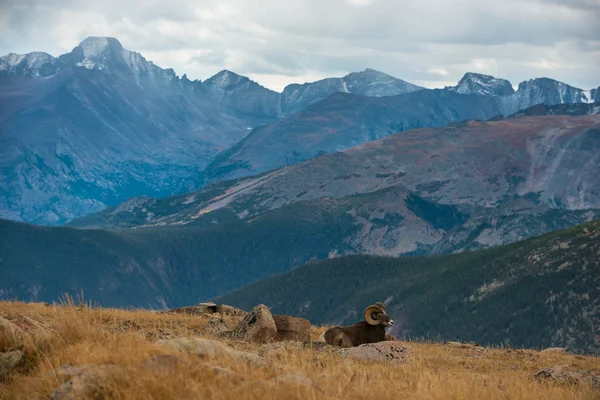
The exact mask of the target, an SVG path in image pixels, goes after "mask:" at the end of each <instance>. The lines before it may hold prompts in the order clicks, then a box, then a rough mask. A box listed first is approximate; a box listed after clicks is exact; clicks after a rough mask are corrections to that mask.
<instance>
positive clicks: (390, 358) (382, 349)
mask: <svg viewBox="0 0 600 400" xmlns="http://www.w3.org/2000/svg"><path fill="white" fill-rule="evenodd" d="M337 354H340V355H342V356H345V357H349V358H353V359H355V360H369V361H378V362H383V361H386V362H397V363H401V362H406V360H407V359H408V354H409V351H408V348H407V347H406V346H404V345H403V344H401V343H400V342H388V341H386V342H379V343H369V344H363V345H360V346H358V347H351V348H348V349H341V350H338V351H337Z"/></svg>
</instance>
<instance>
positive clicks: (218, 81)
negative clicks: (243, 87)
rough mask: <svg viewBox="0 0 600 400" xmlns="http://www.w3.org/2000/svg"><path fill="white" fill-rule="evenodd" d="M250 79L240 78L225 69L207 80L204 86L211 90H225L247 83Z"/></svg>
mask: <svg viewBox="0 0 600 400" xmlns="http://www.w3.org/2000/svg"><path fill="white" fill-rule="evenodd" d="M249 80H250V79H248V78H246V77H245V76H241V75H238V74H236V73H235V72H231V71H229V70H227V69H224V70H222V71H220V72H218V73H217V74H215V75H214V76H212V77H210V78H208V79H207V80H206V82H205V84H206V85H207V86H209V87H211V88H221V89H227V88H232V87H235V86H236V85H238V84H240V83H242V82H244V83H245V82H247V81H249Z"/></svg>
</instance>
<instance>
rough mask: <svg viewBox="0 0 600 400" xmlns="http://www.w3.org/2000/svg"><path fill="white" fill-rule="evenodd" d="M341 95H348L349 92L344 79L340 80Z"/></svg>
mask: <svg viewBox="0 0 600 400" xmlns="http://www.w3.org/2000/svg"><path fill="white" fill-rule="evenodd" d="M342 93H350V91H349V90H348V85H347V84H346V81H345V80H344V79H342Z"/></svg>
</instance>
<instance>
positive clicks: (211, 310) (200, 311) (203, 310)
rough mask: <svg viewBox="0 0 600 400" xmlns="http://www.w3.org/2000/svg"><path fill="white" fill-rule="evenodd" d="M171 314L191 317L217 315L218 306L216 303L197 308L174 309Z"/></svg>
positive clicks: (200, 305) (201, 304)
mask: <svg viewBox="0 0 600 400" xmlns="http://www.w3.org/2000/svg"><path fill="white" fill-rule="evenodd" d="M169 312H170V313H174V314H189V315H204V314H215V313H216V312H217V305H216V304H215V303H200V304H198V305H196V306H186V307H179V308H174V309H172V310H170V311H169Z"/></svg>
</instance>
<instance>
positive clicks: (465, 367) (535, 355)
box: [0, 302, 600, 400]
mask: <svg viewBox="0 0 600 400" xmlns="http://www.w3.org/2000/svg"><path fill="white" fill-rule="evenodd" d="M0 316H1V317H4V318H6V319H9V320H10V321H11V322H13V323H15V324H16V325H18V326H20V327H21V328H22V329H23V330H24V331H25V332H26V333H27V335H26V336H23V337H12V336H11V335H9V334H7V333H6V331H2V332H4V333H3V334H2V335H0V352H1V351H6V350H9V349H11V348H20V349H22V350H24V351H25V352H26V354H27V363H25V364H24V365H23V366H22V367H21V368H20V370H19V371H18V372H17V373H15V374H12V375H11V376H10V377H9V379H8V380H7V381H5V382H4V383H0V398H2V399H45V398H48V396H49V394H50V393H51V392H52V390H53V389H54V388H56V387H57V386H60V385H61V384H62V383H64V382H65V381H66V379H67V378H65V377H62V376H60V375H57V374H56V371H59V370H60V368H61V366H63V365H64V364H66V363H70V364H72V365H74V366H81V365H88V364H96V365H104V364H115V365H117V366H119V367H120V368H119V369H118V373H109V374H107V375H106V376H105V377H104V380H103V382H102V385H101V387H98V391H97V393H96V397H94V398H100V399H103V398H105V399H215V400H217V399H260V400H270V399H370V398H373V397H376V398H377V399H444V400H445V399H599V398H600V393H599V392H598V391H597V389H594V388H593V387H591V386H586V385H564V384H557V383H549V382H538V381H536V380H535V379H534V378H533V375H534V373H535V371H537V370H539V369H541V368H548V367H553V366H557V365H561V366H565V367H566V368H570V369H588V370H593V371H600V360H599V359H598V358H595V357H582V356H575V355H568V354H557V353H541V352H537V351H529V350H510V349H490V348H487V349H484V350H481V349H479V350H478V349H475V348H460V347H454V346H451V345H448V344H439V343H424V342H407V343H405V344H406V346H407V347H409V349H410V357H409V360H408V361H407V362H406V363H404V364H388V363H376V362H366V361H354V360H351V359H345V358H341V357H340V356H337V355H335V354H334V353H333V352H329V351H316V350H312V349H302V348H295V349H289V350H286V351H284V352H283V353H278V354H267V355H265V359H266V360H267V361H269V362H270V366H265V367H256V366H251V365H248V364H244V363H236V362H235V361H233V360H229V359H215V360H210V361H205V360H200V359H198V358H197V357H195V356H192V355H187V354H183V353H177V352H176V351H174V350H168V349H166V348H164V347H161V346H159V345H157V344H155V342H156V340H158V339H161V338H163V339H164V338H175V337H182V336H199V335H200V331H201V329H202V327H203V326H204V325H205V324H206V322H207V321H208V319H207V318H203V317H198V316H189V315H173V314H165V313H156V312H150V311H126V310H116V309H102V308H90V307H85V306H76V305H74V304H73V303H70V304H65V305H62V306H48V305H44V304H24V303H17V302H0ZM227 322H228V324H230V326H233V324H234V323H235V322H236V320H234V319H231V320H228V321H227ZM38 324H42V325H43V327H39V326H37V325H38ZM323 329H324V328H314V329H313V334H314V335H315V337H316V336H317V335H319V334H320V333H321V332H322V331H323ZM228 345H231V346H233V347H235V348H237V349H240V350H244V351H250V352H257V351H258V346H257V345H253V344H249V343H239V342H231V343H228ZM158 354H177V355H178V357H179V359H180V360H181V363H180V364H178V366H177V367H174V368H171V369H168V370H156V369H148V368H143V367H142V363H143V362H144V361H145V360H147V359H148V358H149V357H151V356H154V355H158ZM207 363H208V364H211V365H217V366H220V367H224V368H228V369H229V370H231V371H233V372H234V373H235V374H237V375H238V376H239V377H240V379H239V380H238V379H232V378H231V377H230V376H227V375H219V374H216V373H214V372H212V370H207V369H206V368H202V366H203V365H206V364H207ZM290 373H295V374H300V375H303V376H305V377H308V378H309V379H310V380H312V381H313V382H314V386H303V385H297V384H294V383H289V382H286V383H273V382H270V380H271V379H274V378H277V377H279V376H282V375H286V374H290Z"/></svg>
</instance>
